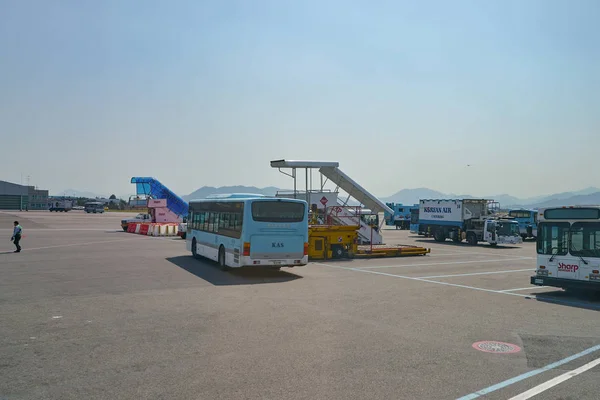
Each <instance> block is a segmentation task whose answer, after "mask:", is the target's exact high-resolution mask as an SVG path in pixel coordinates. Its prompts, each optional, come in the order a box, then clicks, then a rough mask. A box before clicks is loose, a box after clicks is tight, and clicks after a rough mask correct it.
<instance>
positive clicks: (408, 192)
mask: <svg viewBox="0 0 600 400" xmlns="http://www.w3.org/2000/svg"><path fill="white" fill-rule="evenodd" d="M447 198H454V199H469V198H481V199H494V200H495V201H497V202H499V203H500V206H501V207H502V208H509V207H510V208H518V207H529V208H538V207H552V206H558V205H582V204H600V189H599V188H596V187H589V188H586V189H583V190H578V191H575V192H562V193H555V194H550V195H546V196H536V197H529V198H525V199H520V198H518V197H515V196H511V195H509V194H496V195H484V196H473V195H468V194H453V193H442V192H438V191H436V190H431V189H428V188H418V189H402V190H400V191H399V192H397V193H395V194H393V195H392V196H389V197H384V198H381V199H380V200H382V201H385V202H389V203H402V204H416V203H418V202H419V199H447Z"/></svg>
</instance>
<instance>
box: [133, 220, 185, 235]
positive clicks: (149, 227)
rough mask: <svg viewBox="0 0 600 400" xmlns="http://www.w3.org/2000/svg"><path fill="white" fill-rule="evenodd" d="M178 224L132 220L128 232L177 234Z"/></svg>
mask: <svg viewBox="0 0 600 400" xmlns="http://www.w3.org/2000/svg"><path fill="white" fill-rule="evenodd" d="M177 226H178V225H177V224H173V223H137V222H130V223H129V225H128V226H127V232H128V233H137V234H138V235H146V236H177Z"/></svg>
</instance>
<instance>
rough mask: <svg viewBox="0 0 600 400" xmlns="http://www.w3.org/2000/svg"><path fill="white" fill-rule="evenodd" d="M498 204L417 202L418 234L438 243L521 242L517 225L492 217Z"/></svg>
mask: <svg viewBox="0 0 600 400" xmlns="http://www.w3.org/2000/svg"><path fill="white" fill-rule="evenodd" d="M496 207H498V203H496V202H494V201H493V200H486V199H430V200H420V201H419V228H418V229H419V234H421V235H424V236H426V237H430V236H433V238H434V239H435V240H436V241H437V242H444V241H445V240H446V239H452V240H453V241H454V242H456V243H459V242H462V241H463V240H465V239H466V240H467V243H469V244H470V245H473V246H474V245H476V244H477V242H486V243H489V244H491V245H492V246H495V245H497V244H518V243H522V241H523V240H522V239H521V235H520V233H519V223H518V222H517V221H515V220H514V219H510V218H506V219H502V218H499V217H496V216H495V213H494V211H495V208H496Z"/></svg>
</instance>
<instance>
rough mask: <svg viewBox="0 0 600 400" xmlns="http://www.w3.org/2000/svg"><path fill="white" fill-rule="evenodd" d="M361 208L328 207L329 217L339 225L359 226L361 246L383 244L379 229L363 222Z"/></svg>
mask: <svg viewBox="0 0 600 400" xmlns="http://www.w3.org/2000/svg"><path fill="white" fill-rule="evenodd" d="M360 209H361V208H360V207H354V206H344V205H338V206H332V207H327V217H328V219H330V220H331V221H332V222H335V224H337V225H357V226H359V227H360V228H359V229H358V238H359V241H360V244H383V237H382V236H381V233H380V232H379V227H377V229H374V228H375V227H373V226H371V225H369V224H368V223H366V222H365V221H363V220H362V219H361V218H360V216H361V212H360Z"/></svg>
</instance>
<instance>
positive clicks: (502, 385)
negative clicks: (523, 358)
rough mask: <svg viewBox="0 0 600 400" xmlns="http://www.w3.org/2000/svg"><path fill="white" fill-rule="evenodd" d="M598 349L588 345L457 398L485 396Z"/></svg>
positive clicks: (466, 399) (467, 399)
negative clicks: (550, 362) (552, 361)
mask: <svg viewBox="0 0 600 400" xmlns="http://www.w3.org/2000/svg"><path fill="white" fill-rule="evenodd" d="M598 350H600V345H596V346H594V347H590V348H589V349H587V350H584V351H582V352H581V353H577V354H574V355H572V356H570V357H567V358H563V359H562V360H560V361H557V362H554V363H552V364H548V365H546V366H545V367H542V368H538V369H534V370H533V371H529V372H525V373H524V374H521V375H519V376H515V377H514V378H510V379H507V380H505V381H503V382H500V383H497V384H495V385H492V386H489V387H487V388H485V389H481V390H478V391H476V392H473V393H471V394H468V395H466V396H463V397H460V398H458V399H457V400H473V399H476V398H478V397H481V396H485V395H487V394H489V393H492V392H495V391H496V390H500V389H503V388H505V387H507V386H510V385H513V384H515V383H517V382H521V381H522V380H525V379H527V378H531V377H532V376H536V375H539V374H541V373H542V372H546V371H550V370H551V369H554V368H556V367H560V366H561V365H563V364H566V363H569V362H571V361H573V360H576V359H578V358H581V357H583V356H585V355H588V354H590V353H593V352H595V351H598Z"/></svg>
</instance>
